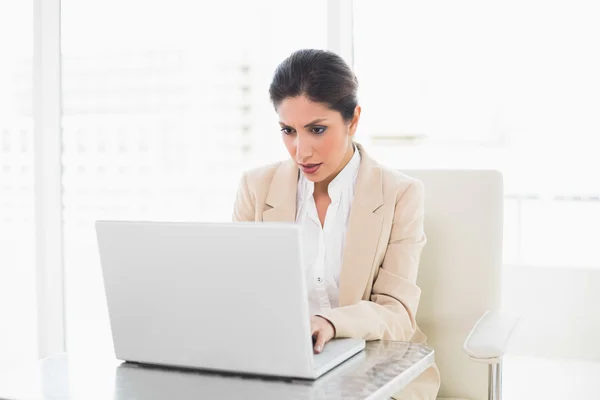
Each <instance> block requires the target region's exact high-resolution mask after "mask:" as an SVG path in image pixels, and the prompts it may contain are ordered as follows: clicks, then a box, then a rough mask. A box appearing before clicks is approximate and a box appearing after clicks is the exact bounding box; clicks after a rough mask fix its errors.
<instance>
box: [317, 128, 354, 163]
mask: <svg viewBox="0 0 600 400" xmlns="http://www.w3.org/2000/svg"><path fill="white" fill-rule="evenodd" d="M330 133H331V134H330V135H325V136H324V137H323V138H322V140H320V141H319V153H320V154H327V155H328V157H327V158H328V159H329V160H330V161H333V162H334V163H337V162H338V159H339V158H341V157H343V156H344V154H345V153H346V146H347V144H348V142H347V140H346V139H347V135H346V134H345V133H344V132H343V131H337V132H335V133H334V132H330Z"/></svg>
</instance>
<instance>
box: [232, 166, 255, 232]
mask: <svg viewBox="0 0 600 400" xmlns="http://www.w3.org/2000/svg"><path fill="white" fill-rule="evenodd" d="M254 209H255V201H254V198H253V196H252V193H250V188H249V187H248V177H247V175H246V174H244V175H243V176H242V179H241V181H240V184H239V187H238V191H237V195H236V198H235V204H234V207H233V216H232V220H233V221H234V222H242V221H254V219H255V218H254Z"/></svg>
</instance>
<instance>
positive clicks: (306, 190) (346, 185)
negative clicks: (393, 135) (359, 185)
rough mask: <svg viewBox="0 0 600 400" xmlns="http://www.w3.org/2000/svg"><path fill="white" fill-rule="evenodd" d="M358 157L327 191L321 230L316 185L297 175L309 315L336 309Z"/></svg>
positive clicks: (354, 156)
mask: <svg viewBox="0 0 600 400" xmlns="http://www.w3.org/2000/svg"><path fill="white" fill-rule="evenodd" d="M359 166H360V154H359V151H358V149H356V148H355V149H354V155H353V156H352V159H351V160H350V162H349V163H348V164H347V165H346V166H345V167H344V169H343V170H342V171H340V173H339V174H338V175H337V176H336V177H335V179H333V181H331V183H330V184H329V187H328V192H329V197H330V198H331V204H330V205H329V207H328V208H327V213H326V214H325V223H324V224H323V227H321V222H320V221H319V215H318V213H317V207H316V204H315V199H314V197H313V193H314V188H315V185H314V183H313V182H311V181H309V180H308V179H306V177H305V176H304V174H302V173H300V178H299V179H298V197H297V203H296V204H297V209H296V223H298V224H300V225H301V226H302V227H301V229H302V244H303V248H302V251H303V257H304V268H305V269H306V271H305V273H306V282H307V289H308V307H309V311H310V315H315V314H317V313H319V312H322V311H325V310H328V309H331V308H335V307H337V306H338V295H339V281H340V271H341V268H342V256H343V254H344V244H345V240H346V229H347V227H348V218H349V216H350V208H351V206H352V200H353V199H354V188H355V186H356V180H357V178H358V168H359Z"/></svg>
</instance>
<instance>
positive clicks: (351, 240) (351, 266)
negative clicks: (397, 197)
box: [339, 145, 383, 307]
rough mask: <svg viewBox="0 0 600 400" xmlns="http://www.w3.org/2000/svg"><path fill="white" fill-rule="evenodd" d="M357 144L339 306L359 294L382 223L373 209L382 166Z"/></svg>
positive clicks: (376, 205)
mask: <svg viewBox="0 0 600 400" xmlns="http://www.w3.org/2000/svg"><path fill="white" fill-rule="evenodd" d="M357 147H358V150H359V151H360V154H361V164H360V167H359V170H358V179H357V182H356V189H355V194H354V200H353V202H352V208H351V211H350V218H349V221H348V230H347V232H346V243H345V246H344V253H343V257H342V270H341V273H340V293H339V306H340V307H343V306H347V305H351V304H354V303H356V302H358V301H359V300H360V299H361V298H362V296H363V293H364V291H365V288H366V286H367V280H368V279H369V275H370V273H371V268H372V266H373V261H374V259H375V254H376V252H377V246H378V244H379V238H380V236H381V228H382V226H383V218H382V217H381V216H380V215H378V214H375V213H374V212H375V210H377V209H378V208H379V207H381V205H383V178H382V173H381V168H380V167H379V166H378V165H377V163H375V161H373V159H371V158H370V157H369V156H368V155H367V154H366V152H365V151H364V150H363V149H362V147H361V146H360V145H357Z"/></svg>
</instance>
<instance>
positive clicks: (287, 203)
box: [265, 143, 383, 221]
mask: <svg viewBox="0 0 600 400" xmlns="http://www.w3.org/2000/svg"><path fill="white" fill-rule="evenodd" d="M356 149H357V150H358V151H359V152H360V167H359V169H358V178H357V181H356V189H355V195H354V200H353V203H352V204H353V206H354V204H358V205H359V206H360V207H364V208H366V209H369V208H370V209H371V210H370V211H375V210H376V209H377V208H379V207H380V206H381V205H382V204H383V183H382V175H381V169H380V167H379V165H378V164H377V162H376V161H375V160H373V159H372V158H371V157H369V155H368V154H367V152H366V151H365V150H364V148H363V147H362V146H361V145H360V144H358V143H357V144H356ZM299 174H300V170H299V169H298V167H297V166H296V164H295V163H294V161H293V160H286V161H283V162H282V163H281V164H280V165H279V168H277V171H276V172H275V175H274V176H273V180H272V181H271V184H270V185H269V191H268V193H267V198H266V200H265V203H266V204H267V206H269V207H270V209H269V210H267V211H269V212H271V211H272V210H274V209H279V210H280V211H277V212H275V214H277V216H282V217H284V218H285V219H284V220H285V221H294V220H295V218H296V196H297V191H298V178H299ZM291 210H293V213H290V212H291ZM292 214H293V215H292ZM284 220H278V221H284Z"/></svg>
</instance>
